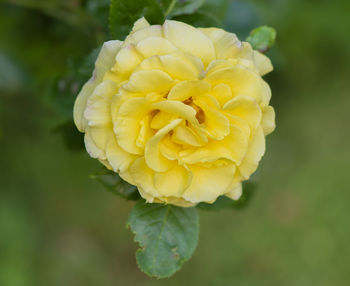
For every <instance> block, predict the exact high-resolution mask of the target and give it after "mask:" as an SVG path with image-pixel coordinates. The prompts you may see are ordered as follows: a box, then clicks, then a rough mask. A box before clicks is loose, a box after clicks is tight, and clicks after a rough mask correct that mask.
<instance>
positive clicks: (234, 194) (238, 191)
mask: <svg viewBox="0 0 350 286" xmlns="http://www.w3.org/2000/svg"><path fill="white" fill-rule="evenodd" d="M225 195H226V197H229V198H230V199H232V200H235V201H237V200H239V198H240V197H241V196H242V184H239V185H238V186H237V187H236V188H234V189H233V190H231V191H230V192H228V193H227V194H225Z"/></svg>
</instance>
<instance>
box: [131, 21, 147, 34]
mask: <svg viewBox="0 0 350 286" xmlns="http://www.w3.org/2000/svg"><path fill="white" fill-rule="evenodd" d="M149 26H150V24H149V23H148V21H147V20H146V18H145V17H142V18H140V19H138V20H137V21H136V22H135V23H134V26H133V28H132V32H133V33H134V32H136V31H138V30H141V29H144V28H147V27H149Z"/></svg>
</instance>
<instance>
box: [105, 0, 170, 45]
mask: <svg viewBox="0 0 350 286" xmlns="http://www.w3.org/2000/svg"><path fill="white" fill-rule="evenodd" d="M141 17H145V18H146V19H147V21H149V22H150V23H151V24H162V23H163V21H164V14H163V11H162V9H161V7H160V5H159V3H158V2H157V1H156V0H144V1H140V0H111V6H110V10H109V31H110V36H111V38H112V39H116V40H124V38H125V37H126V36H127V35H128V34H129V33H130V31H131V29H132V27H133V25H134V23H135V21H136V20H138V19H140V18H141Z"/></svg>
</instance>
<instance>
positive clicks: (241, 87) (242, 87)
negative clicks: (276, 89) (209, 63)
mask: <svg viewBox="0 0 350 286" xmlns="http://www.w3.org/2000/svg"><path fill="white" fill-rule="evenodd" d="M205 80H206V81H208V82H210V83H211V84H212V85H216V84H219V83H225V84H227V85H229V86H230V87H231V91H232V95H233V96H237V95H246V96H250V97H253V98H255V99H256V100H257V101H258V102H259V103H260V102H261V100H262V95H263V92H264V87H263V80H262V79H261V78H260V76H259V75H258V74H256V73H255V72H253V71H251V70H250V69H248V68H247V67H245V66H242V65H236V66H234V67H228V68H223V69H218V70H216V71H214V72H213V73H208V75H207V76H206V78H205Z"/></svg>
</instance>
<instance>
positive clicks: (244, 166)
mask: <svg viewBox="0 0 350 286" xmlns="http://www.w3.org/2000/svg"><path fill="white" fill-rule="evenodd" d="M264 153H265V136H264V132H263V130H262V128H261V127H258V129H257V130H256V131H255V134H254V136H253V138H252V139H251V141H250V144H249V148H248V152H247V154H246V156H245V158H244V159H243V161H242V163H241V165H240V166H239V167H238V169H239V172H240V173H241V175H242V176H243V178H244V179H248V178H249V177H250V175H251V174H252V173H254V172H255V170H256V168H257V167H258V164H259V161H260V160H261V157H262V156H263V155H264Z"/></svg>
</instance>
